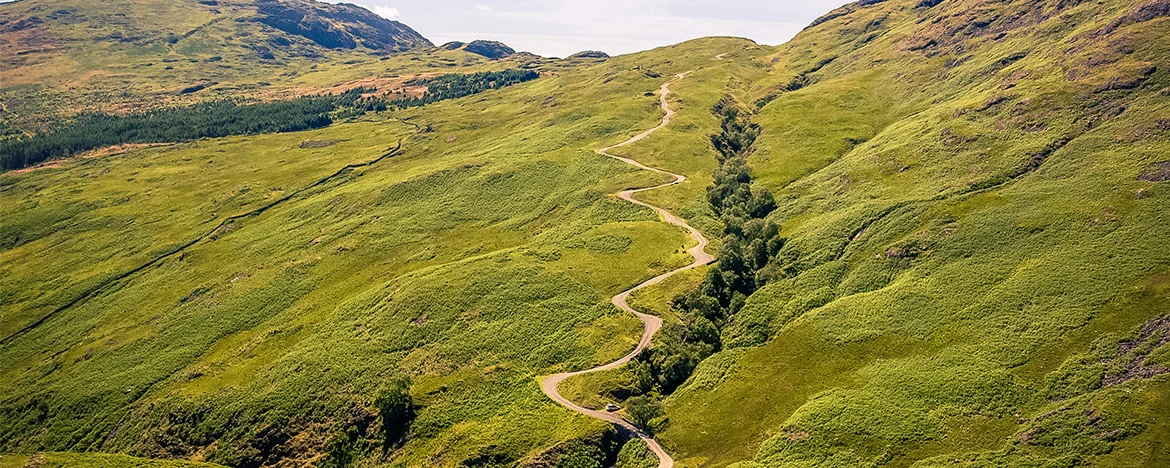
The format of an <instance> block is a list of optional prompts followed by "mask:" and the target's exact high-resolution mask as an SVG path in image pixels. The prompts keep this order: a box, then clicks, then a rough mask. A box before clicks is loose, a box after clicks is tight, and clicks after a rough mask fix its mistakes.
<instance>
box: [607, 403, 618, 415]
mask: <svg viewBox="0 0 1170 468" xmlns="http://www.w3.org/2000/svg"><path fill="white" fill-rule="evenodd" d="M620 409H622V407H620V406H618V405H615V404H613V403H607V404H606V405H605V410H606V411H609V412H610V413H612V412H614V411H617V410H620Z"/></svg>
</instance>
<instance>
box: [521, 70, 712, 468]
mask: <svg viewBox="0 0 1170 468" xmlns="http://www.w3.org/2000/svg"><path fill="white" fill-rule="evenodd" d="M689 73H690V72H687V73H682V74H679V75H675V76H674V79H673V80H670V81H668V82H666V83H664V84H663V85H662V88H661V89H660V90H659V97H658V100H659V104H660V105H661V106H662V110H663V111H664V112H666V115H664V116H663V117H662V123H660V124H658V126H657V127H654V128H652V129H650V130H647V131H645V132H642V133H639V134H638V135H635V136H634V137H633V138H630V139H629V140H626V141H623V142H621V143H618V144H616V145H613V146H610V147H607V148H602V149H599V150H597V153H598V154H601V155H603V156H608V157H611V158H613V159H616V160H618V161H621V162H624V163H626V164H629V165H631V166H634V167H637V168H639V169H645V170H647V171H653V172H658V173H661V174H666V175H669V176H671V177H674V181H672V182H669V183H665V184H662V185H657V186H654V187H647V188H640V189H634V190H624V191H622V192H620V193H618V194H617V195H618V197H620V198H621V199H622V200H626V201H628V202H630V203H634V204H636V205H641V206H644V207H647V208H650V209H652V210H654V211H656V212H658V214H659V215H661V216H662V218H663V220H665V221H666V222H667V223H670V224H673V225H675V226H679V227H681V228H683V229H686V230H687V232H688V233H690V235H691V239H694V240H695V241H696V242H698V244H697V245H695V246H694V247H691V248H690V249H688V250H687V253H690V254H691V256H692V257H694V258H695V261H694V262H693V263H691V264H690V265H687V266H685V267H682V268H679V269H677V270H672V271H669V272H666V273H663V274H661V275H658V276H656V277H654V278H651V279H650V280H648V281H646V282H645V283H642V284H639V285H637V286H634V287H633V288H632V289H630V290H628V291H625V292H623V293H621V294H618V295H616V296H614V297H613V304H614V305H616V306H618V307H619V308H621V309H622V310H624V311H626V312H629V313H631V314H634V315H636V316H637V317H638V319H640V320H642V325H643V326H644V329H643V330H642V340H641V341H639V342H638V346H637V347H635V348H634V350H633V351H630V353H629V354H626V355H625V356H624V357H622V358H621V359H618V360H616V361H614V362H611V363H609V364H606V365H603V366H599V367H594V368H592V369H588V370H583V371H578V372H567V373H563V374H556V375H553V376H550V377H548V378H546V379H544V381H542V382H541V383H540V389H541V390H542V391H543V392H544V394H545V395H548V397H549V398H552V399H553V401H556V402H557V403H560V404H561V406H564V407H566V408H569V409H571V410H573V411H576V412H578V413H581V414H584V415H586V416H589V417H593V418H597V419H601V420H603V421H608V422H610V423H613V424H616V425H618V426H621V427H623V428H625V429H627V430H629V431H630V432H632V433H633V434H635V435H637V436H638V438H640V439H642V440H644V441H646V444H647V445H649V446H650V450H651V451H653V452H654V455H656V456H658V467H659V468H671V467H673V466H674V459H672V458H670V455H669V454H667V453H666V451H665V450H663V449H662V446H661V445H659V444H658V442H657V441H655V440H654V438H653V437H651V436H650V434H647V433H646V432H645V431H643V430H641V429H639V428H638V427H636V426H634V425H633V424H631V423H630V422H629V421H626V420H625V419H622V418H621V416H618V415H616V414H614V413H609V412H606V411H594V410H591V409H587V408H583V407H581V406H579V405H577V404H576V403H573V402H572V401H569V399H568V398H565V397H563V396H561V393H560V392H559V391H558V390H557V387H558V386H560V384H561V382H563V381H564V380H565V379H567V378H569V377H572V376H574V375H581V374H588V373H591V372H598V371H604V370H610V369H617V368H618V367H621V366H623V365H625V364H626V363H627V362H630V360H631V359H633V358H634V356H637V355H638V353H640V352H642V350H643V349H646V347H647V346H650V339H651V338H653V337H654V334H655V333H658V330H659V329H660V328H662V319H660V318H658V317H655V316H653V315H648V314H643V313H641V312H638V311H636V310H634V309H633V308H632V307H630V305H629V304H627V303H626V300H627V299H629V297H630V294H631V293H633V292H634V291H637V290H639V289H642V288H645V287H647V286H651V285H655V284H658V283H661V282H662V281H663V280H665V279H667V278H670V277H671V276H674V275H676V274H678V273H680V272H683V271H686V270H690V269H692V268H696V267H700V266H703V265H706V264H708V263H711V262H712V261H714V260H715V257H714V256H713V255H711V254H708V253H707V251H706V247H707V238H705V237H703V234H702V233H700V232H699V230H698V229H695V228H693V227H691V226H690V225H689V224H687V222H686V221H684V220H683V219H682V218H679V217H678V216H675V215H674V214H673V213H671V212H669V211H666V210H665V209H662V208H659V207H657V206H654V205H651V204H649V203H645V202H642V201H638V200H636V199H635V198H634V194H635V193H638V192H645V191H647V190H655V189H660V188H663V187H670V186H672V185H678V184H680V183H682V182H683V181H684V180H687V178H686V177H684V176H682V175H679V174H675V173H672V172H667V171H664V170H662V169H656V168H653V167H649V166H646V165H644V164H642V163H639V162H637V161H634V160H633V159H629V158H623V157H621V156H614V155H612V154H609V150H611V149H614V148H619V147H622V146H626V145H629V144H631V143H634V142H637V141H641V140H642V139H643V138H646V137H648V136H650V135H652V134H654V132H657V131H658V130H660V129H662V128H663V127H666V126H667V125H668V124H670V118H671V117H673V116H674V111H673V110H671V109H670V105H669V104H668V103H667V100H666V99H667V97H668V96H670V85H671V84H673V83H674V82H676V81H678V80H681V79H683V78H685V77H686V76H687V74H689Z"/></svg>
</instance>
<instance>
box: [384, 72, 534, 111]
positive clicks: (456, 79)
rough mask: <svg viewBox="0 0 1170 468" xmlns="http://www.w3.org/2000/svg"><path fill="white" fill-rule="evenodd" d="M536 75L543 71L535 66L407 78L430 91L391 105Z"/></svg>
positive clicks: (411, 103)
mask: <svg viewBox="0 0 1170 468" xmlns="http://www.w3.org/2000/svg"><path fill="white" fill-rule="evenodd" d="M537 78H540V74H539V73H537V72H535V71H532V70H504V71H496V72H478V73H468V74H451V75H441V76H435V77H430V78H419V79H415V80H411V81H408V82H407V83H406V84H407V85H409V86H426V87H427V91H426V92H425V93H424V94H423V95H422V96H414V97H403V98H400V99H394V100H393V101H392V102H391V105H392V106H393V107H394V108H396V109H405V108H408V107H418V106H425V105H427V104H430V103H432V102H438V101H443V100H446V99H456V98H461V97H463V96H468V95H472V94H476V93H480V92H483V91H487V90H490V89H500V88H504V87H507V86H512V85H514V84H519V83H524V82H526V81H532V80H535V79H537Z"/></svg>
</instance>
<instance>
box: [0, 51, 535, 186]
mask: <svg viewBox="0 0 1170 468" xmlns="http://www.w3.org/2000/svg"><path fill="white" fill-rule="evenodd" d="M539 77H540V74H538V73H536V72H534V71H531V70H504V71H498V72H479V73H471V74H450V75H442V76H437V77H432V78H420V79H416V80H413V81H411V82H409V83H408V84H410V85H412V86H426V87H427V91H426V92H425V93H424V94H423V95H422V96H417V97H405V96H396V95H394V94H386V95H383V96H373V97H363V95H365V94H368V93H371V92H374V91H375V90H371V89H365V88H358V89H353V90H350V91H346V92H344V93H340V94H335V95H324V96H320V95H318V96H306V97H301V98H297V99H291V100H287V101H279V102H266V103H254V104H244V103H240V102H237V101H234V100H222V101H212V102H205V103H201V104H196V105H193V106H189V107H175V108H166V109H157V110H151V111H146V112H141V113H132V114H127V115H111V114H102V113H89V114H83V115H81V116H79V117H77V118H76V119H74V120H72V121H69V122H63V123H61V124H58V125H56V126H53V127H51V128H49V129H48V130H46V131H44V132H41V133H38V134H35V135H33V136H31V137H27V138H16V139H10V140H4V141H0V167H2V168H4V169H6V170H10V169H20V168H23V167H28V166H32V165H35V164H39V163H41V162H44V161H48V160H51V159H56V158H62V157H68V156H72V155H74V154H78V153H81V152H85V151H89V150H93V149H97V148H102V147H105V146H111V145H119V144H127V143H171V142H181V141H191V140H197V139H200V138H221V137H226V136H231V135H255V134H261V133H282V132H297V131H302V130H310V129H315V128H321V127H327V126H329V125H330V124H332V123H333V121H334V119H338V118H347V117H352V116H356V115H361V114H365V113H366V112H381V111H385V110H387V109H390V108H394V109H405V108H410V107H418V106H423V105H426V104H430V103H433V102H438V101H442V100H446V99H455V98H459V97H463V96H467V95H471V94H475V93H480V92H483V91H487V90H490V89H499V88H503V87H505V86H511V85H513V84H517V83H523V82H525V81H531V80H534V79H536V78H539Z"/></svg>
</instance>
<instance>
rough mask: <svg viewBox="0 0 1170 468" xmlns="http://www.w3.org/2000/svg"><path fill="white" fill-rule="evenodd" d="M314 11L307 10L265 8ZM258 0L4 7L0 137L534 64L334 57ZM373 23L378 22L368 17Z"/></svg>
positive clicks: (449, 56) (414, 52) (436, 56)
mask: <svg viewBox="0 0 1170 468" xmlns="http://www.w3.org/2000/svg"><path fill="white" fill-rule="evenodd" d="M279 2H284V3H283V4H287V5H292V6H293V7H295V8H302V9H304V8H307V7H306V6H305V5H307V4H309V3H310V2H302V1H298V0H276V1H274V2H269V4H277V3H279ZM259 4H260V2H255V1H251V0H206V1H196V0H108V1H102V2H79V1H74V0H21V1H18V2H11V3H3V4H0V38H2V39H3V40H0V57H2V60H3V64H4V67H3V74H2V79H0V99H2V101H3V106H2V108H0V136H4V135H13V134H19V133H21V132H35V131H38V130H40V129H43V128H44V126H45V125H46V124H48V123H50V122H53V121H56V120H59V119H67V118H70V117H72V116H74V115H76V114H77V113H78V112H82V111H103V112H120V111H134V110H142V109H143V108H153V107H158V106H162V105H180V104H189V103H192V102H198V101H203V100H210V99H278V98H287V97H290V96H295V95H298V94H305V93H317V92H322V91H323V90H326V89H329V88H331V87H334V86H338V85H345V84H350V83H352V82H354V81H362V83H361V84H363V85H366V86H374V85H387V84H388V83H391V82H394V81H395V80H400V79H403V77H410V76H416V75H420V74H432V73H447V72H451V71H452V70H455V69H463V70H466V69H469V68H474V69H477V70H488V69H490V70H497V69H504V68H515V67H517V66H518V65H521V64H522V63H534V64H539V63H544V61H542V60H539V59H537V58H535V57H517V58H515V59H504V60H498V61H490V60H487V59H486V58H484V57H482V56H480V55H476V54H472V53H469V52H466V51H463V50H444V49H440V48H436V47H425V46H421V45H420V46H419V47H416V48H412V49H408V50H403V51H400V52H397V53H390V52H389V51H385V50H371V49H369V48H364V47H357V48H353V49H347V48H329V47H326V46H324V45H320V44H317V43H315V42H313V41H312V40H310V39H309V38H308V37H303V36H301V35H297V34H290V33H287V32H285V31H282V30H279V29H277V28H274V27H272V26H269V25H267V24H265V23H263V22H261V21H260V20H259V19H260V18H262V17H264V16H265V15H264V14H262V13H261V12H260V11H259V9H258V5H259ZM371 14H372V13H371ZM568 62H574V61H568Z"/></svg>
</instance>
